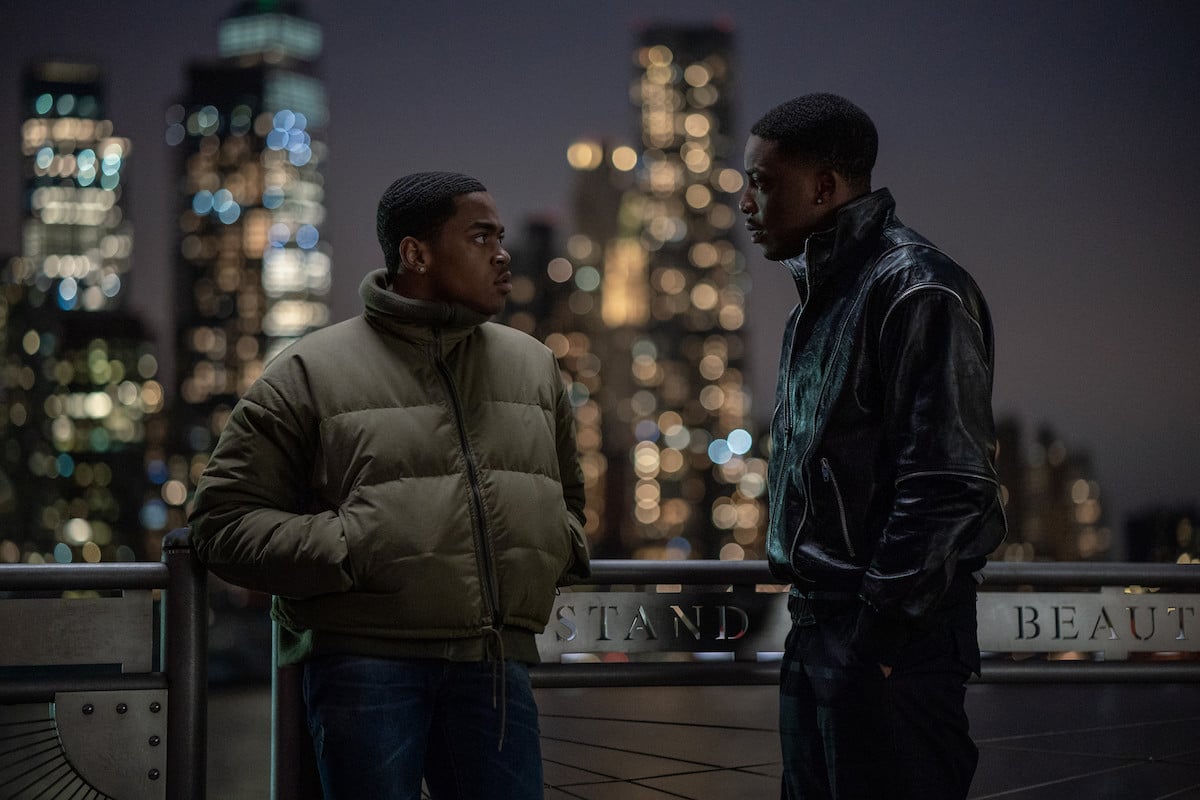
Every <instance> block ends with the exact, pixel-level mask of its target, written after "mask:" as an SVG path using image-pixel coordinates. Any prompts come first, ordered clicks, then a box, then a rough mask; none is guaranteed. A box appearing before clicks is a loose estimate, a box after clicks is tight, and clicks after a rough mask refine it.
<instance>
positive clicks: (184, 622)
mask: <svg viewBox="0 0 1200 800" xmlns="http://www.w3.org/2000/svg"><path fill="white" fill-rule="evenodd" d="M162 560H163V562H164V563H165V564H166V565H167V570H168V573H169V578H168V581H167V590H166V593H165V596H164V598H163V603H162V636H161V640H160V641H161V647H162V665H163V669H164V670H165V671H166V673H167V680H168V684H167V685H168V694H167V697H168V700H167V703H168V707H167V795H168V797H170V798H172V800H204V798H205V797H206V795H207V778H208V776H207V769H208V763H207V756H206V754H207V747H208V580H207V574H206V573H205V570H204V565H203V564H201V563H200V560H199V559H198V558H197V557H196V554H195V553H194V552H193V551H192V547H191V542H190V540H189V538H188V530H187V528H176V529H175V530H173V531H171V532H170V533H168V534H167V535H166V536H165V537H163V548H162Z"/></svg>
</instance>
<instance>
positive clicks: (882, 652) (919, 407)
mask: <svg viewBox="0 0 1200 800" xmlns="http://www.w3.org/2000/svg"><path fill="white" fill-rule="evenodd" d="M879 336H880V338H879V362H880V370H881V374H882V378H883V385H884V386H885V391H886V392H887V393H888V394H887V398H886V401H885V415H886V420H885V425H886V427H887V441H886V445H885V447H886V455H887V457H888V458H889V459H890V460H891V463H892V464H893V466H894V470H895V486H894V500H893V503H892V508H891V512H890V516H889V518H888V520H887V523H886V525H885V527H884V530H883V534H882V537H881V539H880V541H879V543H878V545H877V547H876V549H875V552H874V555H873V558H872V561H871V564H870V566H869V568H868V570H867V573H866V575H865V577H864V578H863V583H862V588H861V597H862V599H863V601H864V604H865V605H864V608H863V611H862V613H861V617H860V620H859V625H858V632H857V634H856V639H857V642H856V647H857V649H858V651H859V653H860V654H862V655H863V656H865V657H869V658H872V659H874V660H876V661H879V662H880V663H890V662H889V659H890V658H891V656H893V655H894V654H895V651H896V650H898V649H899V647H900V646H901V645H902V644H903V642H904V640H905V639H906V638H907V636H908V635H909V632H910V631H911V629H912V627H913V626H914V625H915V624H919V623H920V621H921V620H922V618H923V617H925V616H926V615H927V614H929V612H930V611H931V610H932V609H933V608H934V606H936V604H937V603H938V601H939V600H940V599H941V598H942V596H943V595H944V594H945V592H946V590H947V588H948V587H949V585H950V581H951V580H952V579H953V578H954V574H955V569H956V566H957V561H958V555H959V553H960V552H961V551H962V550H963V548H964V547H965V546H967V545H969V544H970V543H971V542H972V540H973V539H974V538H975V537H976V536H977V535H978V533H979V531H980V529H981V528H982V526H983V525H984V522H985V519H986V518H987V516H988V515H989V514H991V513H993V512H994V511H995V508H996V504H997V503H998V502H999V499H998V496H999V495H998V493H999V484H998V482H997V480H996V474H995V468H994V462H993V458H994V455H995V430H994V423H993V419H992V407H991V389H992V353H991V350H992V343H991V340H990V330H987V329H985V327H984V326H983V325H982V324H981V322H980V320H979V318H978V317H977V316H976V315H975V314H974V313H972V310H970V309H968V308H967V307H966V306H965V305H964V302H963V300H962V299H961V297H960V296H959V295H958V294H956V293H955V292H953V291H950V290H948V289H947V288H945V287H942V286H937V285H930V286H928V287H920V288H918V289H917V290H915V291H911V292H909V293H907V294H905V295H904V296H903V297H902V299H900V300H898V301H897V302H896V303H895V305H894V306H893V307H892V308H890V309H889V313H888V314H887V315H886V317H885V320H884V322H883V327H882V329H881V331H880V335H879Z"/></svg>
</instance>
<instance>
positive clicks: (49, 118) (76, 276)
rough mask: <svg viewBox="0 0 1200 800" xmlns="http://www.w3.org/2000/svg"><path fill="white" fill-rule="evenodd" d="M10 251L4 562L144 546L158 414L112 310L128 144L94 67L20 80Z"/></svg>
mask: <svg viewBox="0 0 1200 800" xmlns="http://www.w3.org/2000/svg"><path fill="white" fill-rule="evenodd" d="M22 106H23V112H24V114H25V121H24V123H23V125H22V130H21V153H22V158H23V162H24V180H25V183H24V191H23V208H22V211H23V214H24V218H23V225H22V246H21V254H20V255H19V256H17V257H15V258H12V259H10V260H9V261H8V262H7V264H6V265H5V279H4V293H3V296H2V297H0V317H2V318H3V325H4V331H5V332H4V337H3V348H4V350H3V352H4V363H3V390H2V394H0V428H2V430H3V435H2V437H0V438H2V439H3V443H4V444H3V453H2V461H0V470H2V472H3V473H4V474H3V475H2V476H0V561H16V560H25V561H38V560H44V559H53V560H57V561H73V560H86V561H100V560H112V559H116V558H120V559H131V558H134V557H135V556H146V555H151V556H153V555H156V553H154V552H152V551H153V547H152V546H150V545H149V544H148V543H147V541H146V540H145V538H144V537H143V536H141V535H139V531H144V530H155V529H157V528H159V527H160V526H159V525H158V524H157V522H158V520H156V519H155V515H154V510H155V505H154V504H155V502H156V498H157V487H156V486H154V485H152V484H151V482H150V481H149V480H148V479H147V467H148V465H149V464H150V463H151V462H152V461H153V457H154V449H155V447H156V446H157V439H156V437H161V431H162V421H161V419H156V418H155V414H156V413H157V412H159V411H160V410H161V408H162V401H163V392H162V387H161V386H160V385H159V384H158V382H157V381H156V380H155V377H156V374H157V370H158V365H157V360H156V359H155V357H154V351H153V346H152V345H151V343H150V341H149V340H150V336H149V335H148V333H147V332H146V331H145V330H144V328H143V325H142V323H141V321H140V320H139V319H137V318H136V317H134V316H133V315H131V314H130V313H129V312H128V311H126V310H125V309H124V301H125V299H126V297H127V294H128V288H127V277H128V274H129V266H130V255H131V252H132V244H133V240H132V233H131V230H130V227H129V225H128V223H127V221H126V219H125V214H124V197H123V186H122V180H123V178H124V175H125V165H126V159H127V158H128V156H129V153H130V143H129V141H128V140H127V139H123V138H120V137H117V136H114V135H113V125H112V122H111V121H109V120H107V119H106V118H105V115H104V97H103V83H102V79H101V75H100V70H99V68H98V67H97V66H95V65H93V64H81V63H68V62H62V61H47V62H42V63H38V64H35V65H33V66H31V67H30V68H29V69H28V70H27V71H26V72H25V75H24V80H23V84H22Z"/></svg>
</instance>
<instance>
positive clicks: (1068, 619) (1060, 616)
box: [1054, 606, 1079, 639]
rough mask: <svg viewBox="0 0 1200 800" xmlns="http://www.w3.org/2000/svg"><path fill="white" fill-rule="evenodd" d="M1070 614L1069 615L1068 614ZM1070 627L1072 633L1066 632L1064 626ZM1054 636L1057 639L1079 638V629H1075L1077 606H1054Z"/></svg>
mask: <svg viewBox="0 0 1200 800" xmlns="http://www.w3.org/2000/svg"><path fill="white" fill-rule="evenodd" d="M1068 615H1069V616H1068ZM1064 626H1068V627H1070V629H1071V631H1073V632H1072V633H1071V634H1069V635H1068V634H1064V633H1063V627H1064ZM1054 638H1055V639H1078V638H1079V631H1077V630H1075V606H1055V607H1054Z"/></svg>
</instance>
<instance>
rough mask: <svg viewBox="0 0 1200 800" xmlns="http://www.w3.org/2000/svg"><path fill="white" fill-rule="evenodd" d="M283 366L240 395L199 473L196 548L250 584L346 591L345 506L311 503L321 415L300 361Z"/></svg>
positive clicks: (193, 517)
mask: <svg viewBox="0 0 1200 800" xmlns="http://www.w3.org/2000/svg"><path fill="white" fill-rule="evenodd" d="M281 358H283V357H281ZM278 366H279V369H277V371H276V372H275V376H278V377H276V378H275V379H274V380H273V381H268V380H267V379H265V378H264V379H260V380H259V381H258V382H257V383H256V384H255V385H254V386H253V387H251V389H250V391H248V392H247V393H246V396H245V397H243V398H242V399H241V400H240V401H239V402H238V404H237V406H236V407H235V408H234V410H233V413H232V414H231V415H230V418H229V421H228V423H227V424H226V426H225V429H224V430H223V431H222V432H221V437H220V440H219V441H218V443H217V446H216V449H215V450H214V451H213V454H212V457H211V459H210V460H209V463H208V466H207V467H206V468H205V470H204V473H203V475H202V476H201V478H200V483H199V487H198V489H197V491H196V497H195V502H194V504H193V508H192V511H191V514H190V517H189V520H188V522H189V524H190V526H191V529H192V539H193V541H194V542H195V547H196V553H197V555H198V556H199V557H200V560H201V561H203V562H204V564H205V565H206V566H207V567H208V569H209V570H211V571H212V572H213V573H214V574H216V575H217V576H218V577H221V578H223V579H225V580H227V581H229V582H230V583H234V584H237V585H239V586H244V587H246V588H249V589H254V590H257V591H261V592H268V593H271V594H277V595H281V596H284V597H295V598H304V597H310V596H313V595H319V594H327V593H331V592H341V591H346V590H347V589H349V588H350V586H351V584H352V580H351V573H350V564H349V559H348V555H347V549H346V539H345V535H344V531H343V526H342V521H341V519H340V518H339V514H338V512H337V511H336V510H331V511H323V512H320V513H306V507H307V506H308V500H307V499H306V497H307V494H308V489H309V486H310V473H311V467H310V461H311V458H312V453H313V449H314V445H313V440H314V439H315V436H316V425H317V420H315V419H312V418H311V414H312V412H311V407H310V406H307V405H306V404H305V403H304V402H303V398H304V397H306V395H307V392H306V390H305V387H304V385H303V384H304V381H303V375H302V370H301V369H299V367H298V365H295V364H291V365H285V364H281V365H278ZM289 373H290V374H289Z"/></svg>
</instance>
